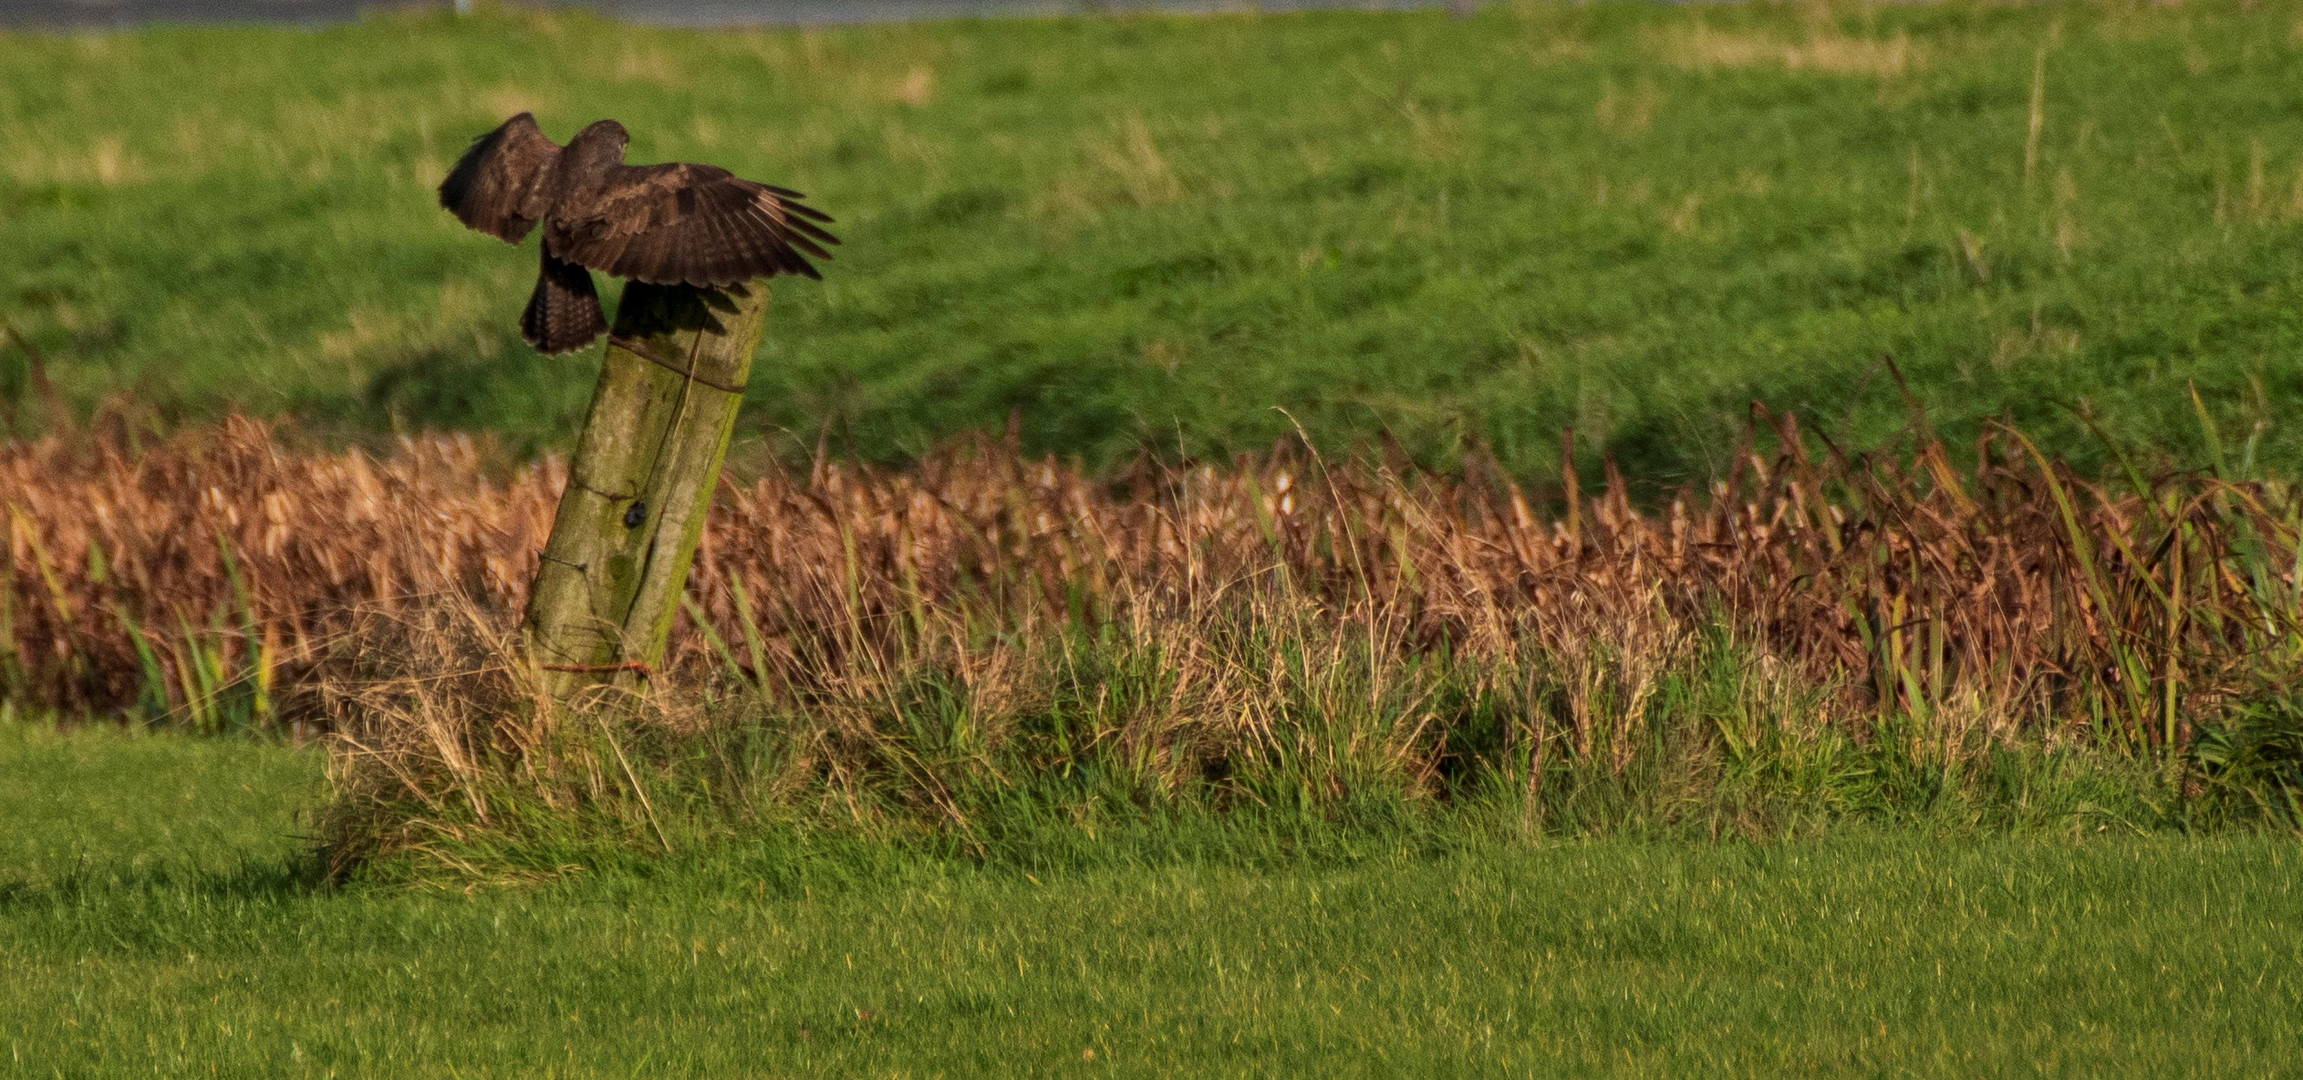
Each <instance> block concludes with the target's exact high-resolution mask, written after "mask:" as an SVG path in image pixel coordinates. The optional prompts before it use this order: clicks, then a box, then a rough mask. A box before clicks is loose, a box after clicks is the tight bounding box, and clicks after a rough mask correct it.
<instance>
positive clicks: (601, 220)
mask: <svg viewBox="0 0 2303 1080" xmlns="http://www.w3.org/2000/svg"><path fill="white" fill-rule="evenodd" d="M630 141H631V136H630V134H629V133H627V132H626V131H625V130H624V125H622V124H619V123H617V122H615V121H613V120H601V121H598V122H596V123H594V124H592V125H591V126H590V127H587V128H585V129H584V130H582V131H580V132H577V133H576V137H575V138H573V139H570V140H568V145H567V146H565V147H562V146H560V145H559V144H557V143H555V142H553V141H552V140H550V139H547V138H545V137H544V133H543V131H542V130H541V129H539V128H537V127H536V118H535V116H534V115H533V114H530V113H521V114H520V115H518V116H515V117H513V118H511V119H509V120H506V121H504V123H503V126H501V127H499V128H497V129H496V130H494V131H491V132H489V133H487V134H485V135H482V136H480V137H479V138H478V139H476V140H474V141H473V143H472V148H471V149H469V150H466V151H464V156H463V158H462V159H460V160H458V161H457V162H456V167H455V168H454V169H451V170H449V172H448V178H447V179H446V180H443V181H441V182H440V205H441V206H444V207H447V208H448V210H449V211H450V212H452V213H454V214H455V215H456V218H457V219H458V220H460V221H462V222H463V223H464V224H466V225H469V226H471V227H472V228H474V229H477V230H479V231H481V232H484V233H487V234H488V235H490V236H494V237H496V238H498V239H501V240H504V241H506V242H508V243H514V244H516V243H519V242H520V240H521V239H522V238H524V237H526V236H527V235H528V232H529V230H531V229H534V228H535V227H536V223H537V222H539V221H541V222H543V223H544V267H543V272H542V273H540V274H538V275H537V277H536V291H535V293H534V294H533V295H531V296H529V298H528V309H527V311H526V312H525V313H523V314H522V315H521V316H520V336H521V337H523V338H526V339H527V342H528V344H530V345H533V346H535V347H536V350H537V351H538V352H544V353H564V352H573V351H575V350H577V349H581V348H583V347H585V346H587V345H590V344H591V343H592V340H593V339H594V338H597V337H599V336H600V335H601V334H603V333H606V332H607V329H608V321H607V319H606V318H605V317H604V316H602V315H601V313H600V295H599V293H597V292H595V291H594V290H593V288H592V271H593V270H599V271H603V272H605V273H609V274H614V275H616V276H617V277H621V278H627V279H630V280H632V281H644V282H648V283H649V284H653V285H683V284H684V285H694V286H697V287H700V288H726V287H728V286H731V285H738V284H741V283H743V282H746V281H750V280H751V279H753V278H756V277H768V276H771V275H774V274H805V275H807V276H808V277H819V276H820V275H818V274H817V273H816V268H815V266H814V265H812V264H810V263H809V262H808V258H807V257H808V256H810V255H814V256H816V257H818V258H830V257H831V256H830V255H829V253H827V252H825V251H824V248H823V245H825V244H836V243H839V241H838V240H837V239H835V238H834V237H833V236H832V234H830V233H828V232H825V231H824V230H823V227H822V225H821V224H819V223H829V222H830V221H831V220H832V219H831V218H830V217H829V216H827V215H825V214H824V213H823V212H822V211H819V210H817V209H815V208H813V207H810V206H807V205H806V204H804V203H802V202H800V200H801V199H803V198H805V197H806V196H803V195H801V194H800V193H799V192H796V191H788V190H785V189H784V188H779V187H770V186H768V185H766V184H756V183H753V182H752V181H750V180H745V179H743V178H741V177H738V176H736V175H735V174H733V173H730V172H729V171H727V170H726V169H722V168H717V167H714V166H711V165H689V164H666V165H626V164H624V146H625V144H627V143H629V142H630Z"/></svg>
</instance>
